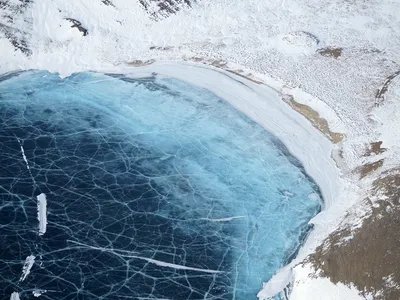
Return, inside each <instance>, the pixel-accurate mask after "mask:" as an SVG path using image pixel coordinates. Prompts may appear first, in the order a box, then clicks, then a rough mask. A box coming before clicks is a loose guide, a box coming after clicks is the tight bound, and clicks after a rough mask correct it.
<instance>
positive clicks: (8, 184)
mask: <svg viewBox="0 0 400 300" xmlns="http://www.w3.org/2000/svg"><path fill="white" fill-rule="evenodd" d="M0 80H1V81H0V298H1V299H8V298H9V296H10V295H11V293H12V292H13V291H16V292H19V293H20V297H21V299H37V298H34V297H33V294H32V291H33V290H35V289H41V290H47V292H46V293H44V294H43V295H42V296H40V298H39V299H59V300H60V299H178V300H181V299H182V300H183V299H238V300H249V299H256V295H257V292H258V291H259V290H260V289H261V286H262V282H263V281H267V280H268V279H269V278H270V277H271V276H272V275H273V274H274V272H275V271H276V270H277V269H278V268H280V267H281V266H283V265H284V264H286V263H287V262H288V261H290V260H291V259H292V258H293V256H294V255H295V254H296V251H297V250H298V248H299V245H300V244H301V243H302V241H303V240H304V238H305V236H306V234H307V232H308V231H309V230H310V226H309V225H308V222H309V220H310V219H311V218H312V217H313V216H315V215H316V214H317V213H318V212H319V210H320V205H321V197H320V193H319V190H318V187H317V186H316V185H315V183H314V182H313V181H312V180H311V179H310V178H309V177H308V176H307V175H306V174H305V172H304V170H303V168H302V166H301V164H300V163H299V162H298V161H297V160H296V159H295V158H294V157H293V156H291V155H290V154H289V153H288V151H287V150H286V148H285V147H284V146H283V144H282V143H280V142H279V141H278V140H277V139H276V138H274V136H272V135H271V134H269V133H268V132H267V131H265V130H264V129H263V128H262V127H261V126H259V125H258V124H256V123H254V122H253V121H251V120H250V119H249V118H247V117H246V116H245V115H244V114H242V113H241V112H239V111H237V110H235V109H234V108H233V107H232V106H230V105H229V104H228V103H226V102H225V101H224V100H222V99H220V98H218V97H217V96H216V95H215V94H213V93H211V92H209V91H207V90H204V89H200V88H197V87H194V86H191V85H188V84H186V83H184V82H182V81H178V80H174V79H161V78H157V76H155V77H152V78H143V79H128V78H126V77H124V76H120V75H103V74H96V73H80V74H76V75H73V76H71V77H68V78H65V79H60V78H59V77H58V76H57V75H54V74H49V73H46V72H36V71H30V72H24V73H20V74H14V75H13V76H7V77H4V76H3V77H1V78H0ZM19 142H20V143H21V145H22V147H23V149H24V152H25V155H26V160H27V161H28V164H29V166H30V169H29V170H28V169H27V165H26V162H25V161H24V159H23V155H22V151H21V146H20V143H19ZM40 193H45V194H46V196H47V202H48V203H47V208H48V209H47V211H48V216H47V219H48V225H47V232H46V233H45V234H44V235H42V236H39V235H38V221H37V200H36V196H37V195H39V194H40ZM29 255H34V256H36V261H35V264H34V265H33V267H32V270H31V272H30V274H29V275H28V276H27V277H26V279H25V280H24V281H23V282H20V281H19V279H20V277H21V270H22V266H23V263H24V261H25V258H26V257H27V256H29Z"/></svg>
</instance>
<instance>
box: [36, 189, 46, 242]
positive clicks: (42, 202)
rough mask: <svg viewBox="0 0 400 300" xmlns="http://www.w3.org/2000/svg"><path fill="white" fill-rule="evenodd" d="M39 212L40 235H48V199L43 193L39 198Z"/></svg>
mask: <svg viewBox="0 0 400 300" xmlns="http://www.w3.org/2000/svg"><path fill="white" fill-rule="evenodd" d="M37 201H38V202H37V211H38V216H37V217H38V221H39V235H43V234H45V233H46V229H47V198H46V195H45V194H43V193H41V194H40V195H38V196H37Z"/></svg>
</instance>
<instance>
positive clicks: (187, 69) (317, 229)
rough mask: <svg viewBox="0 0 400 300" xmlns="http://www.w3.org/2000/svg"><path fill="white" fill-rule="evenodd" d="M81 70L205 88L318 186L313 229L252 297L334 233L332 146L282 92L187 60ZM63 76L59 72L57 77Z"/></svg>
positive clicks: (336, 186) (279, 285) (272, 288)
mask: <svg viewBox="0 0 400 300" xmlns="http://www.w3.org/2000/svg"><path fill="white" fill-rule="evenodd" d="M16 71H18V70H16ZM81 71H82V72H83V71H84V70H79V72H81ZM87 71H93V72H102V73H121V74H124V75H126V76H128V77H132V78H141V77H148V76H152V75H153V73H156V74H157V75H158V76H161V77H170V78H171V77H172V78H176V79H179V80H182V81H185V82H188V83H190V84H192V85H195V86H198V87H201V88H205V89H207V90H209V91H211V92H213V93H215V94H216V95H217V96H218V97H220V98H222V99H224V100H225V101H227V102H228V103H230V104H231V105H233V106H234V107H235V108H236V109H238V110H239V111H241V112H243V113H244V114H245V115H247V116H248V117H249V118H251V119H252V120H253V121H255V122H256V123H258V124H259V125H261V126H262V127H264V128H265V129H266V130H267V131H268V132H269V133H271V134H272V135H274V136H275V137H276V138H277V139H279V141H280V142H282V143H283V144H284V146H285V147H286V148H287V150H288V151H289V153H290V155H293V156H294V157H295V158H296V159H297V160H298V161H300V163H301V165H302V167H303V168H304V170H305V172H306V173H307V175H308V176H310V177H311V178H312V179H313V180H314V182H315V183H316V184H317V185H318V187H319V189H320V191H321V193H322V196H323V203H322V205H321V211H320V212H319V213H318V214H317V215H316V216H315V217H314V218H312V219H311V220H310V222H309V224H312V225H313V228H312V229H311V230H310V231H309V232H308V234H307V237H306V239H305V240H304V242H303V244H302V245H300V247H299V249H298V251H297V255H296V256H295V257H294V258H293V260H292V261H290V262H289V263H288V264H287V265H285V266H283V267H282V268H281V269H279V270H278V271H277V273H276V274H275V275H274V276H273V277H272V278H271V279H270V280H269V281H268V282H265V283H264V284H263V287H262V288H261V290H260V292H259V293H258V295H257V297H258V298H259V299H265V300H267V299H270V297H272V296H274V295H276V294H278V293H280V292H283V291H284V290H285V289H286V288H287V286H288V285H289V284H291V283H293V282H294V278H293V270H292V268H294V267H295V266H296V265H297V264H299V263H301V262H302V261H303V260H304V259H305V258H306V257H307V256H308V255H309V254H311V253H313V252H314V251H315V249H316V248H317V247H318V246H319V245H320V244H321V243H322V242H323V240H324V238H325V237H326V236H328V235H329V233H331V232H332V231H333V230H335V229H336V227H335V226H329V225H331V224H330V223H331V221H332V220H333V219H335V218H336V217H338V216H339V217H340V216H343V215H342V214H341V213H339V214H337V212H335V209H334V207H335V204H337V203H336V202H337V201H335V199H338V197H339V195H340V194H341V193H342V191H343V181H342V179H341V176H340V169H339V168H338V167H337V164H336V162H335V160H334V159H333V157H332V151H333V150H334V143H333V142H332V141H330V140H329V139H328V138H327V136H326V135H324V133H323V132H321V131H320V130H319V129H318V128H317V127H316V126H314V124H312V121H311V120H309V119H308V118H307V117H306V116H305V115H303V114H301V113H300V112H298V111H296V110H295V109H294V108H293V107H292V106H291V105H290V104H289V103H287V102H286V101H284V99H283V97H284V96H285V94H284V93H282V92H280V91H278V89H276V88H275V87H271V86H270V85H268V83H265V82H260V81H256V80H253V79H251V78H247V77H246V76H244V75H242V74H237V73H235V72H231V71H229V70H226V69H222V68H219V67H215V66H213V65H209V64H199V63H195V62H187V61H167V62H165V61H152V62H151V63H150V64H145V65H140V66H133V65H119V66H112V67H101V66H98V67H96V68H94V69H91V70H87ZM10 73H14V72H10ZM66 75H67V74H60V76H62V77H65V76H66ZM321 166H322V167H321ZM322 170H323V171H322ZM327 214H330V215H334V218H333V219H329V218H327ZM321 215H322V216H321ZM326 219H328V220H326Z"/></svg>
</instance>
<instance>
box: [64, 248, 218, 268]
mask: <svg viewBox="0 0 400 300" xmlns="http://www.w3.org/2000/svg"><path fill="white" fill-rule="evenodd" d="M68 242H71V243H73V244H76V245H80V246H84V247H86V248H90V249H94V250H98V251H102V252H108V253H111V254H114V255H117V256H121V257H129V258H136V259H140V260H145V261H147V262H149V263H152V264H155V265H157V266H160V267H167V268H172V269H177V270H190V271H198V272H204V273H211V274H217V273H223V272H222V271H218V270H210V269H201V268H193V267H187V266H182V265H178V264H172V263H168V262H164V261H161V260H156V259H152V258H147V257H143V256H137V255H131V254H129V253H132V252H130V251H126V250H118V249H116V250H114V249H108V248H103V247H95V246H90V245H87V244H82V243H79V242H75V241H71V240H68ZM117 252H123V253H127V254H120V253H117Z"/></svg>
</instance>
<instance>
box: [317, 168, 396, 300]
mask: <svg viewBox="0 0 400 300" xmlns="http://www.w3.org/2000/svg"><path fill="white" fill-rule="evenodd" d="M371 192H372V193H371V194H372V195H375V196H378V197H379V198H380V199H381V200H378V201H377V202H375V205H374V206H372V209H373V211H372V215H371V216H370V217H368V218H367V219H365V220H364V221H363V223H362V226H361V228H359V229H357V230H355V231H353V232H351V231H350V230H349V229H344V230H341V231H336V232H334V233H332V234H331V235H330V236H329V237H328V238H327V239H326V240H325V242H324V243H323V245H321V246H319V247H318V248H317V250H316V252H315V253H314V254H312V255H311V256H310V257H309V261H310V262H312V264H313V265H314V267H315V269H316V270H320V271H321V275H323V276H326V277H329V278H330V279H331V281H332V282H334V283H338V282H342V283H345V284H354V285H355V286H356V287H357V288H358V289H359V290H360V291H362V292H363V293H364V294H367V293H372V294H373V295H374V296H373V299H376V300H399V299H400V285H398V284H396V283H400V230H399V229H400V205H399V204H400V202H399V197H400V168H398V169H392V170H389V171H387V172H384V173H383V174H382V175H381V176H380V177H379V178H378V179H377V180H375V181H374V183H373V188H372V191H371ZM367 201H369V200H368V199H367ZM376 204H379V206H377V205H376ZM351 236H352V238H350V237H351ZM389 279H390V280H389Z"/></svg>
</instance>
